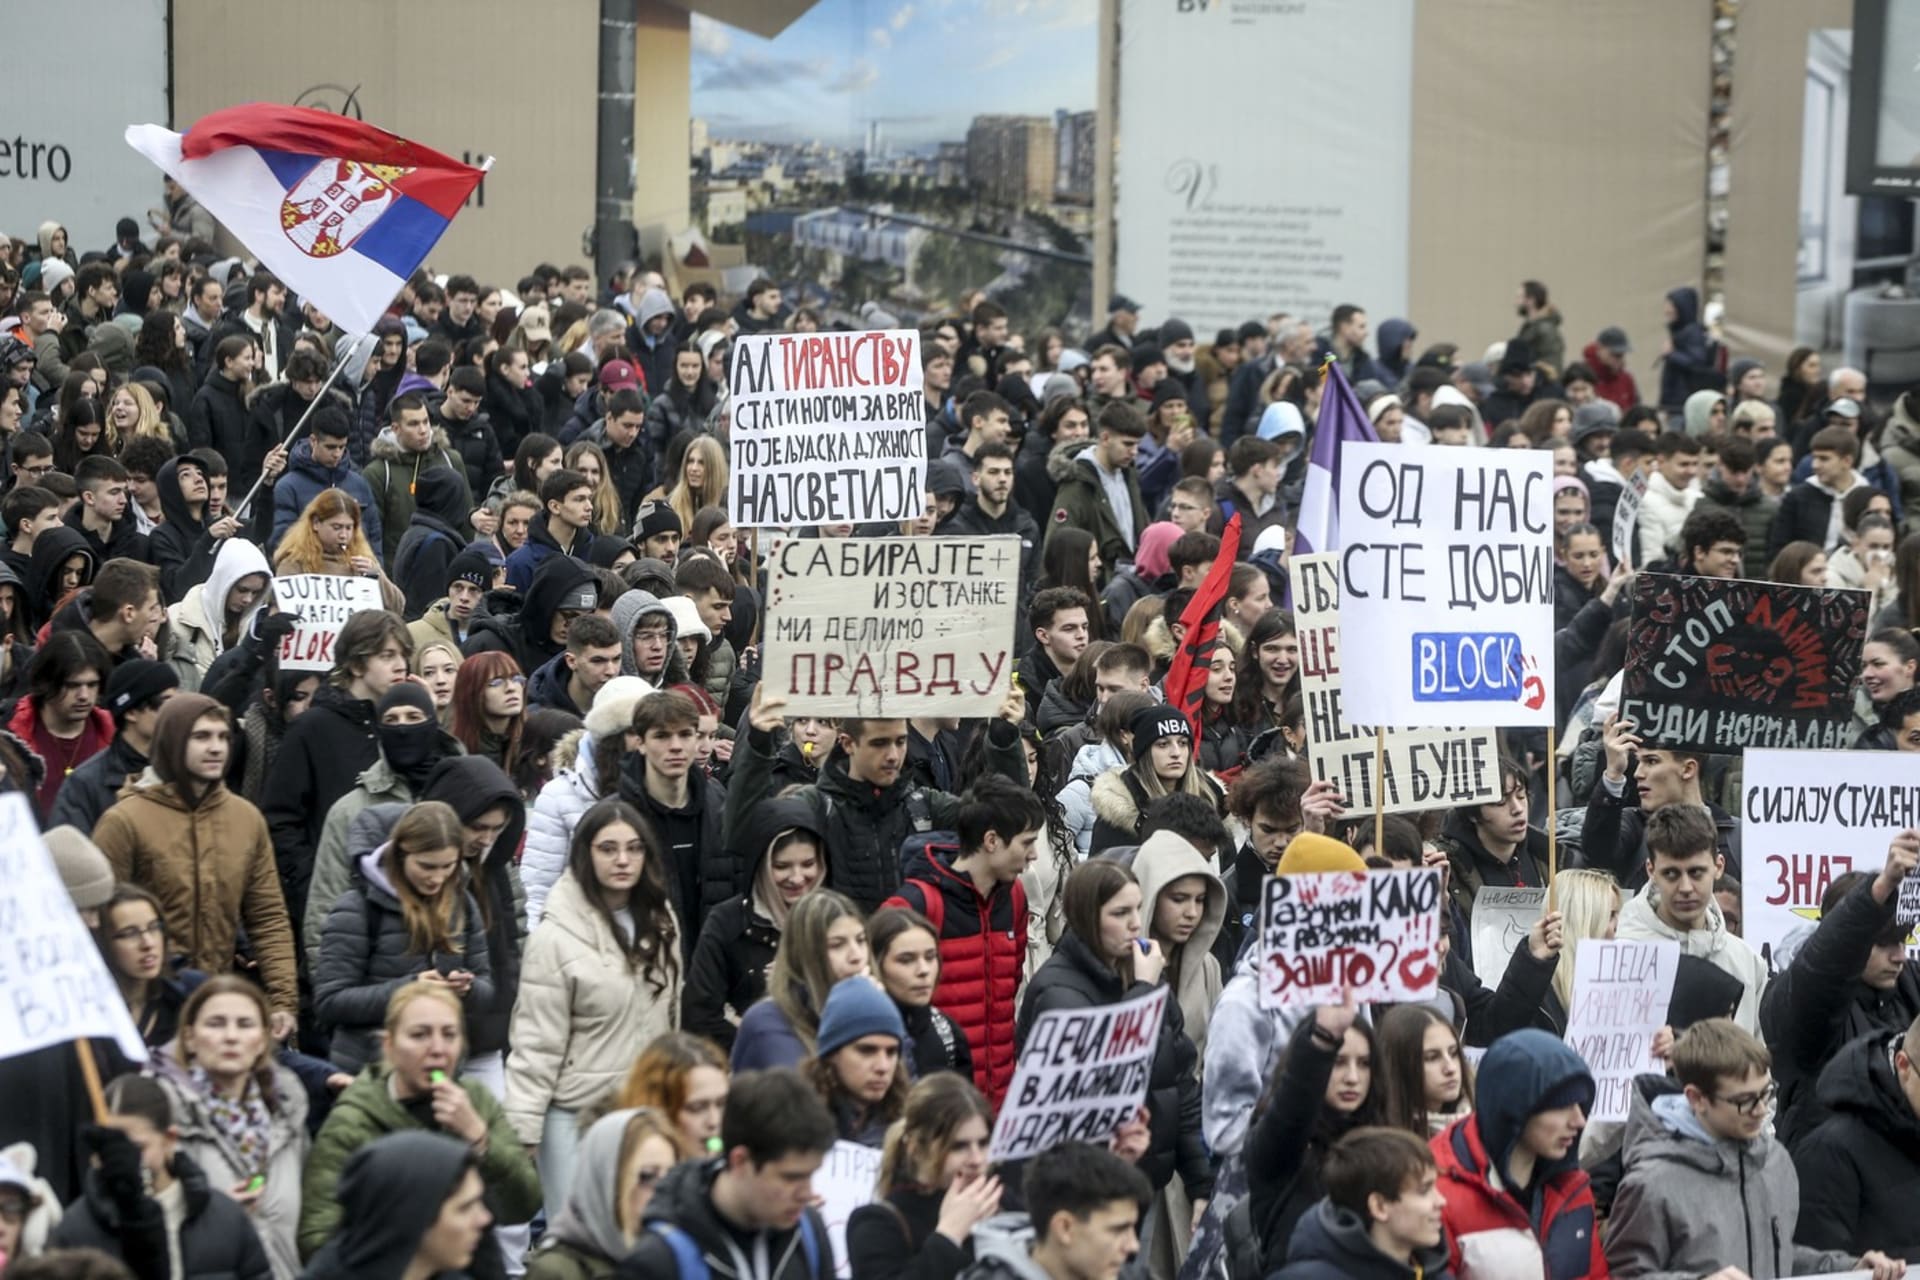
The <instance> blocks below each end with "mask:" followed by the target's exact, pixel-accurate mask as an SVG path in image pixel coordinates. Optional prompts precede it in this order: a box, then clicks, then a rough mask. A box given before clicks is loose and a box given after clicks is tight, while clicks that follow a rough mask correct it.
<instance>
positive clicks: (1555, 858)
mask: <svg viewBox="0 0 1920 1280" xmlns="http://www.w3.org/2000/svg"><path fill="white" fill-rule="evenodd" d="M1553 739H1554V732H1553V726H1552V725H1548V726H1547V896H1548V904H1547V906H1548V909H1549V910H1551V909H1552V905H1553V904H1552V896H1553V876H1554V872H1555V871H1556V870H1557V869H1558V867H1557V864H1558V862H1559V854H1560V849H1559V843H1560V842H1559V841H1558V840H1556V839H1555V838H1554V831H1555V829H1556V828H1557V827H1558V826H1559V825H1560V824H1559V823H1557V822H1555V821H1554V808H1553V782H1554V778H1553V775H1554V774H1556V773H1558V772H1559V771H1560V768H1559V761H1558V760H1557V759H1556V755H1557V753H1556V752H1555V750H1554V741H1553Z"/></svg>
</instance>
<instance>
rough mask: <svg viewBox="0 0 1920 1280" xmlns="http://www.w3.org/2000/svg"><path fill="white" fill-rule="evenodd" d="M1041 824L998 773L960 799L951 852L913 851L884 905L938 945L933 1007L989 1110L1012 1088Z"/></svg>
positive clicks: (1021, 793) (1029, 796)
mask: <svg viewBox="0 0 1920 1280" xmlns="http://www.w3.org/2000/svg"><path fill="white" fill-rule="evenodd" d="M1045 823H1046V811H1045V810H1044V809H1042V808H1041V806H1040V801H1039V798H1038V797H1036V796H1035V795H1034V794H1033V792H1031V791H1029V790H1027V789H1026V788H1025V787H1022V786H1020V785H1019V784H1018V783H1015V782H1011V781H1008V780H1007V779H1005V778H1002V777H1000V776H998V775H997V774H989V775H987V776H986V777H983V778H981V779H980V780H979V781H978V782H976V783H974V784H973V787H972V788H971V789H970V790H969V791H968V792H967V793H966V794H965V795H964V796H962V797H961V799H960V809H959V812H958V813H957V814H956V815H955V820H954V827H955V830H956V834H957V835H958V837H959V846H958V848H957V849H954V850H952V851H951V852H944V851H942V850H941V849H940V847H939V845H938V844H937V843H932V844H929V845H928V846H927V847H926V848H924V849H923V850H921V851H920V852H919V853H918V854H917V855H915V856H914V858H913V859H912V860H911V861H910V862H909V863H908V865H907V866H906V867H905V868H904V869H903V875H904V876H905V881H904V883H902V884H901V886H900V891H899V892H898V893H896V894H895V895H894V896H893V897H891V898H889V899H888V900H887V901H886V903H885V904H884V905H886V906H890V907H893V906H901V907H908V908H910V909H912V910H914V911H917V912H919V913H920V914H921V915H923V916H925V917H926V918H927V919H928V920H930V921H931V922H932V923H933V926H934V928H935V930H936V932H937V935H938V938H939V942H940V984H939V986H937V987H935V988H934V992H933V1006H934V1008H936V1009H938V1010H940V1012H942V1013H944V1014H946V1015H947V1016H948V1017H949V1018H951V1019H953V1020H954V1021H955V1022H956V1023H958V1024H959V1025H960V1028H961V1030H962V1031H964V1032H965V1033H966V1036H967V1048H968V1049H969V1050H970V1051H971V1053H972V1055H973V1080H974V1083H975V1084H976V1085H977V1086H979V1089H980V1092H982V1093H984V1094H986V1095H987V1099H988V1100H989V1101H990V1102H992V1103H993V1105H994V1106H995V1107H998V1106H999V1105H1000V1100H1001V1099H1002V1098H1003V1097H1005V1096H1006V1092H1007V1088H1008V1086H1009V1085H1011V1084H1012V1083H1013V1066H1014V1057H1015V1054H1014V1044H1013V1024H1014V1016H1015V1014H1016V1012H1017V1003H1016V1002H1017V999H1018V997H1019V993H1020V974H1021V968H1022V966H1023V965H1024V964H1025V962H1026V954H1027V896H1026V891H1025V890H1024V889H1023V888H1022V887H1021V884H1020V873H1021V872H1022V871H1025V870H1026V869H1027V866H1028V864H1030V863H1031V862H1032V861H1033V860H1034V857H1035V856H1036V855H1035V849H1034V842H1035V840H1036V839H1037V838H1038V836H1039V834H1040V829H1041V827H1042V826H1043V825H1045Z"/></svg>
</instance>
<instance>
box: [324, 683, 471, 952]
mask: <svg viewBox="0 0 1920 1280" xmlns="http://www.w3.org/2000/svg"><path fill="white" fill-rule="evenodd" d="M375 721H376V723H375V729H374V732H375V734H376V735H377V736H378V738H379V742H380V753H379V754H378V755H377V756H375V757H374V760H373V763H372V764H370V765H368V766H367V767H366V768H365V769H364V770H362V771H361V773H360V778H359V781H358V782H357V783H355V784H354V786H353V788H352V790H350V791H348V792H347V793H346V794H345V795H343V796H341V797H340V798H339V799H338V800H336V801H334V803H333V806H332V807H331V808H329V809H328V810H327V819H326V822H325V823H324V824H323V825H322V826H321V828H320V842H319V844H318V845H316V846H315V853H314V859H313V882H312V887H311V888H310V889H309V890H308V893H307V903H306V911H305V914H304V916H303V918H302V929H301V937H302V939H303V944H304V946H305V949H306V953H307V958H308V962H309V963H310V964H311V963H312V962H313V961H315V960H317V959H318V958H319V955H320V932H321V928H322V926H323V925H324V924H325V923H326V920H327V914H328V912H330V911H332V910H333V906H334V903H335V901H336V900H337V899H338V898H339V897H340V895H341V894H342V893H344V892H345V891H346V890H347V887H348V885H349V884H350V883H351V882H352V879H353V871H352V868H353V853H354V851H353V849H352V848H351V842H350V841H349V839H348V833H349V829H350V828H351V827H352V825H353V820H354V819H355V818H356V817H358V816H359V815H360V813H361V812H362V811H363V810H365V809H368V808H371V807H372V806H374V805H376V804H412V803H413V802H414V801H415V800H417V799H420V798H421V796H420V793H421V791H422V790H424V789H425V787H426V783H427V776H428V775H429V774H431V773H432V772H433V769H434V766H435V765H437V764H439V763H440V761H442V760H444V759H445V758H447V757H448V756H457V755H461V754H463V753H462V751H461V749H460V743H459V741H458V740H457V739H455V738H454V736H453V735H452V734H450V733H448V732H447V731H446V730H445V729H442V728H441V727H440V722H439V720H438V719H437V718H436V717H435V715H434V709H433V696H432V695H431V694H429V693H428V692H427V689H426V686H425V685H420V684H415V683H413V682H411V681H402V682H400V683H398V684H395V685H393V686H392V687H391V688H389V689H388V690H387V691H386V693H385V694H383V695H382V696H381V698H380V704H379V707H378V709H377V712H376V715H375Z"/></svg>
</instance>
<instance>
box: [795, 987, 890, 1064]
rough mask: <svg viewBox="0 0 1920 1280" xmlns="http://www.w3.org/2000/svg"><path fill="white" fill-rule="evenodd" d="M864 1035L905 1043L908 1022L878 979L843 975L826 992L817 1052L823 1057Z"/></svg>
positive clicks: (817, 1038)
mask: <svg viewBox="0 0 1920 1280" xmlns="http://www.w3.org/2000/svg"><path fill="white" fill-rule="evenodd" d="M864 1036H892V1037H893V1038H894V1039H895V1040H898V1041H900V1042H901V1043H902V1044H903V1045H904V1044H905V1043H906V1040H907V1024H906V1023H905V1022H903V1021H901V1019H900V1010H898V1009H896V1008H895V1007H894V1004H893V997H892V996H890V995H888V994H887V993H886V992H885V991H884V990H882V989H881V987H880V984H879V983H877V982H875V981H874V980H873V979H872V978H868V977H865V976H862V975H859V974H855V975H854V976H853V977H851V978H842V979H841V980H840V981H839V982H837V983H835V984H834V987H833V990H831V991H829V992H828V993H827V1007H826V1008H824V1009H822V1010H821V1011H820V1034H819V1035H818V1036H817V1037H815V1044H816V1046H817V1047H816V1049H815V1055H816V1056H818V1057H822V1058H824V1057H826V1056H827V1055H828V1054H830V1053H833V1052H835V1051H836V1050H839V1049H844V1048H846V1047H847V1046H848V1045H850V1044H852V1043H853V1042H854V1041H855V1040H859V1039H861V1038H862V1037H864Z"/></svg>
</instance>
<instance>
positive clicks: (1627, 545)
mask: <svg viewBox="0 0 1920 1280" xmlns="http://www.w3.org/2000/svg"><path fill="white" fill-rule="evenodd" d="M1651 474H1652V469H1651V468H1649V467H1646V466H1642V467H1641V468H1640V469H1639V470H1638V471H1636V472H1634V473H1633V474H1632V475H1630V476H1628V477H1627V482H1626V483H1625V484H1623V485H1621V486H1620V500H1619V501H1618V502H1617V503H1616V504H1615V506H1614V508H1613V562H1614V564H1616V565H1622V564H1624V565H1636V564H1638V563H1640V557H1639V556H1637V555H1635V554H1634V551H1635V549H1636V548H1635V543H1634V536H1633V535H1634V532H1635V531H1636V530H1637V529H1638V528H1639V527H1640V499H1642V498H1644V497H1646V496H1647V477H1648V476H1649V475H1651Z"/></svg>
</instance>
